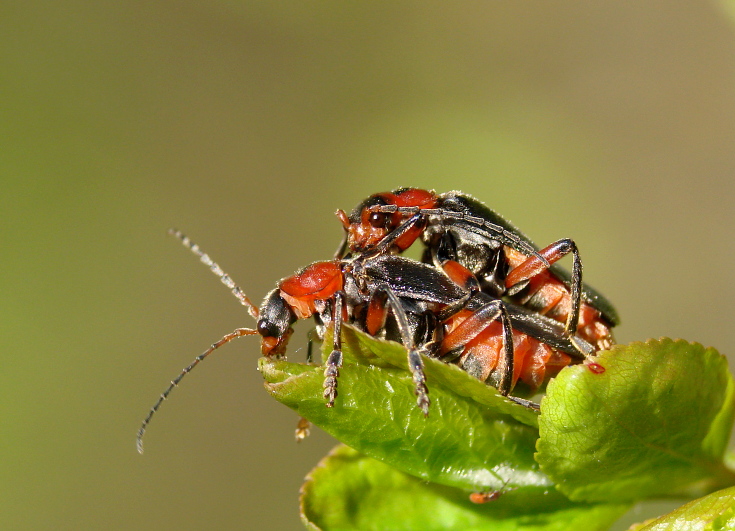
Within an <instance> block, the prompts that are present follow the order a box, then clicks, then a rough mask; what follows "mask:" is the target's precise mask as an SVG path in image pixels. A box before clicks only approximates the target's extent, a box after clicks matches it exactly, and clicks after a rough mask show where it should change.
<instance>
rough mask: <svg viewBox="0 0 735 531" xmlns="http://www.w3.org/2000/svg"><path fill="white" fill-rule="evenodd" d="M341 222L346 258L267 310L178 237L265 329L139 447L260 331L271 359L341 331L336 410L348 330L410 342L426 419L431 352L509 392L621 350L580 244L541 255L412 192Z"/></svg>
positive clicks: (311, 272)
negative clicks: (298, 329)
mask: <svg viewBox="0 0 735 531" xmlns="http://www.w3.org/2000/svg"><path fill="white" fill-rule="evenodd" d="M478 214H479V215H478ZM338 216H339V217H340V219H341V221H342V223H343V226H344V228H345V230H346V237H345V241H344V242H343V244H342V245H341V246H340V249H339V250H338V253H337V256H336V258H335V260H332V261H325V262H316V263H314V264H311V265H310V266H307V267H306V268H304V269H302V270H301V271H299V272H297V273H296V274H294V275H292V276H291V277H287V278H285V279H283V280H281V281H280V282H279V284H278V287H277V288H276V289H275V290H273V291H271V292H270V293H269V294H268V295H267V296H266V298H265V300H264V302H263V304H262V305H261V307H260V309H257V308H256V307H255V306H254V305H253V304H252V303H251V302H250V300H249V299H248V298H247V297H246V296H245V295H244V293H243V292H242V291H241V290H240V289H239V288H238V287H237V286H236V285H235V284H234V283H233V282H232V280H231V279H230V278H229V276H227V275H226V274H225V273H224V272H223V271H222V270H221V269H220V268H219V266H217V264H215V263H214V262H212V261H211V259H209V257H208V256H207V255H205V254H203V253H201V251H199V249H198V247H197V246H195V245H193V244H191V242H190V241H189V240H188V238H186V237H185V236H183V235H182V234H181V233H179V232H174V234H175V235H176V236H178V237H179V238H180V239H181V240H182V241H183V243H184V244H185V245H187V246H188V247H189V248H190V249H191V250H192V251H193V252H194V253H196V254H197V255H199V256H200V258H201V260H202V261H203V262H204V263H205V264H206V265H208V266H209V267H210V269H211V270H212V271H213V272H214V273H215V274H216V275H218V276H219V278H220V279H221V280H222V282H223V283H224V284H225V285H227V286H228V287H229V288H230V289H231V290H232V292H233V294H235V296H237V297H238V298H239V299H240V301H241V302H242V303H243V304H244V305H246V306H247V307H248V309H249V311H250V313H251V315H252V316H253V317H255V318H256V319H257V330H252V329H247V328H240V329H237V330H235V331H234V332H232V333H230V334H228V335H226V336H225V337H223V338H222V339H221V340H220V341H218V342H217V343H215V344H213V345H212V346H211V347H210V348H209V349H208V350H207V351H206V352H204V353H203V354H202V355H200V356H198V357H197V358H196V359H195V361H194V362H193V363H192V364H191V365H190V366H188V367H187V368H185V369H184V371H182V373H181V374H180V375H179V376H178V377H177V378H176V379H175V380H173V381H172V383H171V385H170V386H169V388H168V389H167V390H166V391H165V392H164V393H163V394H162V395H161V397H160V398H159V400H158V402H157V403H156V404H155V405H154V407H153V408H152V409H151V411H150V413H149V415H148V417H147V418H146V419H145V421H144V422H143V425H142V426H141V428H140V430H139V434H138V444H139V450H142V447H141V439H142V436H143V433H144V431H145V429H146V427H147V424H148V423H149V422H150V419H151V417H152V415H153V414H154V413H155V412H156V411H157V409H158V408H159V407H160V405H161V403H162V401H163V400H164V399H165V398H166V397H167V396H168V394H169V393H170V392H171V390H172V389H173V387H175V386H176V385H178V383H179V381H180V380H181V378H183V376H184V375H185V374H187V373H188V372H189V371H190V370H191V369H192V368H193V367H194V366H196V365H197V364H198V363H199V362H200V361H201V360H202V359H204V358H205V357H206V356H208V355H209V354H210V353H211V352H213V351H214V350H215V349H217V348H219V347H220V346H222V345H224V344H225V343H227V342H229V341H231V340H232V339H235V338H237V337H242V336H244V335H254V334H256V333H257V334H260V335H261V348H262V352H263V354H264V355H266V356H281V355H283V354H285V349H286V345H287V342H288V339H289V337H290V335H291V334H292V329H291V325H292V324H293V323H294V322H295V321H296V320H297V319H300V318H307V317H310V316H312V315H313V316H315V318H316V320H317V324H318V327H317V329H318V331H320V332H323V330H324V329H325V327H326V326H328V325H330V324H331V325H333V328H334V334H333V337H334V340H333V341H334V344H333V350H332V352H331V354H330V355H329V357H328V359H327V362H326V368H325V382H324V396H325V399H326V402H327V405H328V406H330V405H333V404H334V400H335V398H336V396H337V381H338V380H337V378H338V374H339V368H340V366H341V364H342V352H341V343H340V341H341V338H340V333H339V332H340V327H341V324H342V323H343V322H350V323H353V324H355V325H356V326H358V327H359V328H362V329H363V330H365V331H367V332H368V333H370V334H372V335H381V336H384V337H387V338H389V339H396V340H399V341H401V342H402V343H403V345H404V346H405V347H406V348H407V350H408V366H409V368H410V370H411V373H412V377H413V381H414V384H415V388H416V395H417V404H418V406H419V407H420V408H421V409H422V410H423V411H424V413H425V414H428V411H429V398H428V390H427V388H426V384H425V376H424V374H423V363H422V361H421V353H424V354H426V355H430V356H436V357H439V358H441V359H444V360H447V361H452V360H456V361H457V363H458V364H459V365H460V366H462V367H463V368H464V369H465V370H467V371H468V372H470V373H471V374H473V375H475V376H477V377H478V378H480V379H482V380H484V381H488V382H489V383H491V384H492V385H494V386H496V387H497V388H498V389H499V391H500V392H501V393H502V394H504V395H507V394H508V393H509V392H510V391H511V390H512V388H513V386H514V385H515V383H516V381H517V380H519V379H520V380H521V381H522V382H524V383H525V384H526V385H527V386H529V387H530V388H531V389H535V388H537V387H538V386H539V385H541V383H543V381H544V379H545V377H546V376H549V375H553V373H555V372H557V371H558V370H560V369H561V368H562V367H563V366H565V365H567V364H569V363H570V362H572V361H574V360H576V361H580V360H581V359H584V357H585V356H587V355H589V354H591V353H593V352H594V351H596V350H599V349H600V348H605V347H606V346H607V345H609V343H611V342H612V336H611V334H610V332H609V329H610V328H611V327H612V325H614V324H615V323H616V322H617V317H616V315H615V312H614V310H613V309H612V307H611V306H610V305H609V304H607V303H606V301H604V299H602V298H601V297H599V295H597V294H596V293H595V292H593V291H592V290H591V289H589V288H587V287H583V286H582V284H581V262H580V260H579V255H578V253H577V251H576V246H575V245H574V243H573V242H571V240H560V241H559V242H557V243H556V244H552V245H551V246H549V247H547V248H546V249H543V250H541V251H537V250H536V248H535V247H534V246H533V244H532V243H531V242H530V240H528V238H526V237H525V236H524V235H523V234H521V233H520V232H519V231H518V230H517V229H515V227H513V226H512V225H510V224H509V223H508V222H507V221H505V220H503V219H502V218H500V217H499V216H498V215H497V214H495V213H494V212H492V211H491V210H489V209H487V207H485V206H484V205H482V204H481V203H479V202H478V201H476V200H474V199H472V198H470V197H469V196H465V195H462V194H459V193H456V192H451V193H449V194H443V195H439V196H437V195H435V194H433V192H426V191H423V190H417V189H401V190H397V191H395V192H393V193H389V194H377V195H375V196H372V197H371V198H369V199H368V200H366V201H364V202H363V203H361V204H360V205H358V207H357V208H356V209H355V210H354V211H353V213H352V215H351V216H349V217H348V216H347V215H346V214H345V213H344V212H342V211H338ZM417 239H421V240H422V241H423V242H424V243H425V244H426V245H427V249H426V252H425V253H424V259H423V261H424V262H427V263H420V262H416V261H413V260H410V259H407V258H403V257H400V256H395V255H393V254H392V253H394V252H401V251H403V250H405V249H406V248H408V247H409V246H410V245H411V244H412V243H413V242H414V241H415V240H417ZM569 252H571V253H572V254H573V256H574V259H575V261H574V272H573V274H572V275H571V277H569V279H570V280H571V283H570V284H569V287H567V284H566V283H565V282H566V281H567V277H568V275H566V276H565V275H564V274H563V273H559V270H558V268H556V267H551V264H552V263H553V262H554V261H556V260H558V259H559V258H561V257H562V256H564V254H567V253H569ZM539 277H541V279H540V280H539ZM534 281H535V283H534ZM502 296H507V297H509V298H511V300H513V301H514V302H515V303H518V305H516V304H512V303H506V302H504V301H503V300H502V299H501V297H502ZM521 305H525V307H524V306H521ZM389 312H390V313H392V315H393V318H392V319H388V314H389ZM542 313H548V314H549V317H551V318H547V317H545V316H543V315H542ZM578 321H579V322H580V323H581V324H583V326H582V327H581V328H580V327H578V325H577V323H578ZM560 322H564V323H565V324H566V326H565V327H562V326H561V324H560Z"/></svg>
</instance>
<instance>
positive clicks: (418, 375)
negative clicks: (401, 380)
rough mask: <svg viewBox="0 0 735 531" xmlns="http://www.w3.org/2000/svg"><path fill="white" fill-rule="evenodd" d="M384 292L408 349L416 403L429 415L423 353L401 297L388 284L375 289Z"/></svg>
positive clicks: (379, 294)
mask: <svg viewBox="0 0 735 531" xmlns="http://www.w3.org/2000/svg"><path fill="white" fill-rule="evenodd" d="M383 294H384V296H385V303H386V305H387V306H389V307H390V309H391V310H392V311H393V317H394V318H395V320H396V324H397V325H398V331H399V333H400V334H401V342H402V343H403V346H404V347H406V349H408V369H409V370H410V371H411V378H412V379H413V384H414V393H415V394H416V404H417V405H418V406H419V408H420V409H421V411H423V413H424V416H428V415H429V404H430V403H431V401H430V400H429V389H428V388H427V387H426V375H425V374H424V363H423V361H421V353H420V352H419V349H418V348H417V347H416V342H415V341H414V338H413V334H412V333H411V325H410V323H409V320H408V316H407V315H406V311H405V310H404V309H403V306H402V305H401V301H400V299H399V298H398V296H397V295H396V294H395V293H394V292H393V290H392V289H391V288H390V287H389V286H388V285H382V286H380V287H379V288H377V289H376V290H375V296H383Z"/></svg>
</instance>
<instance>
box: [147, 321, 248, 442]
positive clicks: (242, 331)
mask: <svg viewBox="0 0 735 531" xmlns="http://www.w3.org/2000/svg"><path fill="white" fill-rule="evenodd" d="M257 333H258V331H257V330H251V329H250V328H236V329H235V331H234V332H230V333H229V334H227V335H226V336H224V337H223V338H222V339H220V340H219V341H217V342H216V343H212V345H211V346H210V347H209V348H208V349H207V350H206V351H204V353H202V354H200V355H199V356H197V357H196V358H195V359H194V361H193V362H191V364H190V365H189V366H188V367H186V368H185V369H184V370H183V371H181V373H180V374H179V375H178V376H177V377H176V378H174V379H173V380H171V385H169V386H168V388H167V389H166V390H165V391H164V392H163V393H161V396H160V397H158V401H157V402H156V403H155V405H154V406H153V407H152V408H151V410H150V411H149V412H148V416H147V417H146V418H145V420H144V421H143V423H142V424H141V425H140V429H139V430H138V438H137V440H136V446H137V448H138V453H140V454H142V453H143V435H145V430H146V428H147V427H148V424H150V422H151V418H152V417H153V415H154V414H155V413H156V411H158V408H160V407H161V404H163V401H164V400H166V399H167V398H168V395H169V394H170V393H171V391H173V389H174V387H178V385H179V382H180V381H181V379H182V378H183V377H184V376H186V375H187V374H189V373H190V372H191V370H192V369H193V368H194V367H196V366H197V365H199V362H200V361H202V360H203V359H204V358H206V357H207V356H209V355H210V354H211V353H212V352H214V351H215V350H217V349H218V348H220V347H221V346H222V345H225V344H227V343H229V342H230V341H232V340H233V339H237V338H238V337H242V336H252V335H254V334H257Z"/></svg>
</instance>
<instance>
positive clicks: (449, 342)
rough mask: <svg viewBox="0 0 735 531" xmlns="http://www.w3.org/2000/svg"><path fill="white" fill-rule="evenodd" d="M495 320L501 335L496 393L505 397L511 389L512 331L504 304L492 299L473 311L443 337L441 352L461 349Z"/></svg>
mask: <svg viewBox="0 0 735 531" xmlns="http://www.w3.org/2000/svg"><path fill="white" fill-rule="evenodd" d="M496 319H500V322H501V325H502V331H503V332H502V333H503V356H502V357H501V363H500V367H499V368H498V371H499V372H500V381H499V383H498V392H499V393H500V394H501V395H503V396H507V395H508V394H509V393H510V392H511V390H512V389H513V364H514V363H513V362H514V354H513V329H512V328H511V323H510V317H508V311H507V310H506V308H505V303H504V302H503V301H502V300H500V299H494V300H492V301H491V302H488V303H487V304H484V305H483V306H481V307H480V308H479V309H478V310H476V311H474V312H473V313H472V315H470V316H469V317H468V318H467V319H465V320H464V321H462V323H461V324H460V325H459V326H458V327H457V328H455V329H454V330H452V331H451V332H450V333H448V334H447V335H446V336H445V337H444V342H443V344H442V350H443V351H446V352H452V351H455V350H458V349H463V348H464V347H465V346H467V345H468V344H469V343H470V342H472V341H473V340H474V339H475V338H477V336H479V335H480V334H481V333H482V332H483V331H484V330H485V329H486V328H487V327H488V326H490V324H492V323H493V322H494V321H495V320H496Z"/></svg>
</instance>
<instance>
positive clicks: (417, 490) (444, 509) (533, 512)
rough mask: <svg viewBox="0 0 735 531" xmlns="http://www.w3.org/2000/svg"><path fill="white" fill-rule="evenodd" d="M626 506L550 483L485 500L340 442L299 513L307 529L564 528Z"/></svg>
mask: <svg viewBox="0 0 735 531" xmlns="http://www.w3.org/2000/svg"><path fill="white" fill-rule="evenodd" d="M627 509H628V505H627V504H600V505H595V504H584V503H582V504H579V503H574V502H570V501H569V500H567V499H566V498H564V497H563V496H562V495H561V494H559V493H558V492H556V491H555V490H554V489H553V488H544V487H521V488H518V489H515V490H508V491H506V492H504V493H503V494H502V495H500V496H499V497H498V498H497V499H495V500H493V501H490V502H488V503H485V504H481V505H478V504H474V503H472V502H470V500H469V497H468V494H467V492H465V491H463V490H460V489H456V488H452V487H446V486H442V485H436V484H431V483H426V482H423V481H421V480H419V479H417V478H415V477H413V476H410V475H408V474H404V473H402V472H399V471H398V470H395V469H393V468H391V467H389V466H387V465H385V464H383V463H381V462H379V461H377V460H375V459H372V458H370V457H366V456H364V455H361V454H360V453H358V452H356V451H355V450H352V449H351V448H348V447H346V446H344V445H340V446H337V447H336V448H335V449H334V450H332V452H331V453H330V454H329V455H328V456H327V457H326V458H324V459H323V460H322V461H321V462H320V463H319V464H318V465H317V467H316V468H315V469H314V470H313V471H312V472H311V473H310V474H309V476H307V478H306V483H305V484H304V486H303V487H302V489H301V518H302V521H303V522H304V524H305V525H306V527H307V529H310V530H312V531H318V530H322V531H337V530H345V531H346V530H354V529H360V530H364V531H370V530H375V531H388V530H407V529H421V530H422V531H452V530H457V531H460V530H461V531H480V530H495V531H557V530H558V531H566V530H569V529H585V531H596V530H603V529H607V528H608V527H609V526H610V525H611V524H612V522H614V521H615V520H616V519H617V518H618V517H619V516H620V515H621V514H623V513H624V512H625V511H626V510H627Z"/></svg>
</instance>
